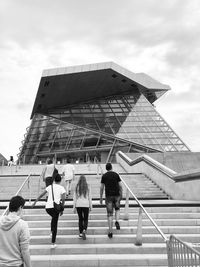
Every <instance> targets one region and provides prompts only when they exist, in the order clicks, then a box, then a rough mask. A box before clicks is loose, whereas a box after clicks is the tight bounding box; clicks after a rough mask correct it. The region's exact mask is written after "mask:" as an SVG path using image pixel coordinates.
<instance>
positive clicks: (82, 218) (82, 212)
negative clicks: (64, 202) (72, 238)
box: [76, 207, 89, 233]
mask: <svg viewBox="0 0 200 267" xmlns="http://www.w3.org/2000/svg"><path fill="white" fill-rule="evenodd" d="M76 210H77V213H78V219H79V222H78V226H79V232H80V233H82V232H83V230H87V227H88V215H89V208H85V207H84V208H81V207H78V208H76Z"/></svg>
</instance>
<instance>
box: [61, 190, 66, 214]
mask: <svg viewBox="0 0 200 267" xmlns="http://www.w3.org/2000/svg"><path fill="white" fill-rule="evenodd" d="M65 196H66V194H65V193H63V194H62V195H61V202H62V206H63V208H64V206H65ZM61 215H63V211H61V212H60V216H61Z"/></svg>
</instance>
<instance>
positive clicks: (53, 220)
mask: <svg viewBox="0 0 200 267" xmlns="http://www.w3.org/2000/svg"><path fill="white" fill-rule="evenodd" d="M46 212H47V213H48V214H49V215H50V216H51V232H52V238H51V242H52V243H55V242H56V235H57V228H58V217H59V213H57V212H56V211H55V209H54V208H50V209H46Z"/></svg>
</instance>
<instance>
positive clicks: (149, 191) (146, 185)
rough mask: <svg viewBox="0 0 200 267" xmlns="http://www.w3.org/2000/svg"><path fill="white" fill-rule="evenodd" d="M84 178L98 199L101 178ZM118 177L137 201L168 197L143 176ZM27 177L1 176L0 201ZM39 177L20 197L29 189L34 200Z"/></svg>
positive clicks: (37, 176) (27, 186)
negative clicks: (128, 187) (131, 191)
mask: <svg viewBox="0 0 200 267" xmlns="http://www.w3.org/2000/svg"><path fill="white" fill-rule="evenodd" d="M85 175H86V178H87V181H88V183H89V184H90V185H91V188H92V197H93V198H99V188H100V183H101V176H98V175H95V174H91V173H86V174H85ZM120 176H121V177H122V178H123V179H124V181H125V182H126V183H127V184H128V185H129V186H130V188H132V190H133V193H134V194H135V195H136V196H137V197H138V198H139V199H167V198H168V196H167V195H166V194H165V193H164V192H163V191H162V189H161V188H159V187H158V186H157V185H156V184H155V183H153V182H152V181H151V180H149V179H148V178H147V177H145V176H144V175H143V174H133V173H132V174H126V173H120ZM26 177H27V175H19V174H18V175H7V176H6V175H1V176H0V201H1V200H4V201H5V200H7V201H8V200H9V199H10V198H11V197H12V196H13V195H14V194H15V193H16V192H17V190H18V189H19V188H20V186H21V184H22V183H23V181H24V180H25V179H26ZM39 179H40V177H39V175H37V174H35V175H33V176H32V177H31V180H30V183H29V184H26V185H25V187H24V188H23V190H22V195H23V197H24V198H26V199H29V197H30V191H29V189H30V188H31V198H32V199H35V198H36V197H37V196H38V194H39V193H40V192H41V191H42V190H43V189H44V188H45V187H44V183H43V182H42V181H40V184H39ZM78 179H79V174H77V175H76V178H75V180H74V181H73V184H72V194H71V196H72V195H73V191H74V187H75V185H76V183H77V182H78ZM62 185H65V182H64V181H62ZM125 193H126V191H125V190H123V196H124V197H125Z"/></svg>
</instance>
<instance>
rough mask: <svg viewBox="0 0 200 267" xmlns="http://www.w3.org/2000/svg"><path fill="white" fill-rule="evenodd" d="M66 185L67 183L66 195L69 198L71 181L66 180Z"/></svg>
mask: <svg viewBox="0 0 200 267" xmlns="http://www.w3.org/2000/svg"><path fill="white" fill-rule="evenodd" d="M65 183H66V188H65V189H66V195H67V196H68V195H69V180H65Z"/></svg>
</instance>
